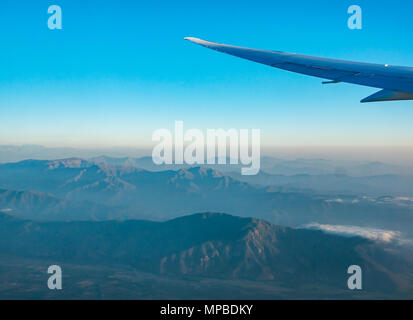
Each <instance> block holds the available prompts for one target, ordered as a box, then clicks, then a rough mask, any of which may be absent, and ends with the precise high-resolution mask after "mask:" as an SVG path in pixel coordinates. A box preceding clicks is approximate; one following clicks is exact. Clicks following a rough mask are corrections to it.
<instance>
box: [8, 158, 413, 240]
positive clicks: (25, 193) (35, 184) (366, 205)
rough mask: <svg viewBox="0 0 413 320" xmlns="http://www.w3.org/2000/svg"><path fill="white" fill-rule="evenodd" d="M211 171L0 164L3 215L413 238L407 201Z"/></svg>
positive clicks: (74, 162)
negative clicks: (251, 225) (238, 224)
mask: <svg viewBox="0 0 413 320" xmlns="http://www.w3.org/2000/svg"><path fill="white" fill-rule="evenodd" d="M240 180H242V179H241V178H239V177H237V178H234V177H231V176H230V175H229V174H226V173H221V172H219V171H216V170H213V169H211V168H205V167H194V168H187V169H180V170H177V171H173V170H168V171H156V172H154V171H148V170H143V169H139V168H136V167H133V166H114V165H109V164H102V163H101V164H96V163H94V162H91V161H87V160H82V159H77V158H70V159H64V160H52V161H47V160H45V161H41V160H28V161H22V162H18V163H8V164H3V165H0V189H2V191H0V211H5V210H6V211H7V212H9V213H10V214H13V215H15V216H16V217H21V218H26V219H31V220H48V221H70V220H72V221H73V220H108V219H116V220H125V219H148V220H155V221H156V220H168V219H171V218H175V217H179V216H184V215H187V214H192V213H193V212H208V211H210V212H225V213H228V214H233V215H238V216H245V217H249V216H252V217H256V218H262V219H265V220H267V221H270V222H272V223H275V224H279V225H285V226H291V227H299V226H302V225H306V224H310V223H321V224H341V225H343V224H344V225H346V224H347V225H348V224H352V225H358V226H362V227H373V228H381V229H390V230H394V231H399V232H402V233H403V234H405V235H406V236H408V237H411V238H413V232H412V230H413V228H412V227H413V214H412V213H413V211H412V210H413V201H411V200H410V198H406V197H393V196H378V197H367V196H360V195H351V194H319V193H316V192H302V191H299V190H291V189H288V188H287V189H285V188H283V187H277V186H260V185H257V184H253V183H247V182H245V181H240Z"/></svg>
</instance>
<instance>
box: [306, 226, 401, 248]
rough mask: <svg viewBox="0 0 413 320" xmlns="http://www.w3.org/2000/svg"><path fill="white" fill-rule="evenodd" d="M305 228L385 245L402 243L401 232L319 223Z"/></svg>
mask: <svg viewBox="0 0 413 320" xmlns="http://www.w3.org/2000/svg"><path fill="white" fill-rule="evenodd" d="M304 227H305V228H308V229H319V230H323V231H325V232H329V233H337V234H341V235H345V236H359V237H363V238H366V239H370V240H373V241H379V242H385V243H390V242H394V241H396V242H401V241H402V237H401V233H400V232H399V231H392V230H383V229H374V228H363V227H358V226H342V225H328V224H319V223H310V224H307V225H305V226H304Z"/></svg>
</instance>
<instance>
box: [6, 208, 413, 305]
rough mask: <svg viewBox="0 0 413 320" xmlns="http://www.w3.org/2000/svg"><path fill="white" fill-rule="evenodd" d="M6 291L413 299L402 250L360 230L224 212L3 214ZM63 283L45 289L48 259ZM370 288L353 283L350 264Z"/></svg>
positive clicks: (16, 294)
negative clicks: (82, 217)
mask: <svg viewBox="0 0 413 320" xmlns="http://www.w3.org/2000/svg"><path fill="white" fill-rule="evenodd" d="M0 257H1V259H0V298H1V299H10V298H12V299H46V298H47V299H49V298H56V299H60V298H65V299H67V298H69V299H193V298H200V299H201V298H204V299H246V298H248V299H295V298H310V299H312V298H314V299H318V298H402V299H403V298H412V297H413V272H412V271H413V267H412V263H411V262H410V261H409V259H408V257H405V256H403V255H402V254H401V253H400V252H399V250H396V249H395V248H390V247H389V246H384V245H380V244H377V243H374V242H371V241H369V240H365V239H363V238H359V237H341V236H337V235H330V234H325V233H323V232H321V231H316V230H303V229H291V228H284V227H278V226H275V225H272V224H270V223H267V222H265V221H262V220H258V219H250V218H238V217H234V216H229V215H225V214H214V213H206V214H196V215H192V216H187V217H183V218H178V219H175V220H171V221H167V222H148V221H138V220H130V221H123V222H120V221H104V222H32V221H25V220H19V219H16V218H13V217H11V216H8V215H5V214H3V215H1V216H0ZM52 264H58V265H59V266H61V267H62V269H63V290H62V291H51V290H48V288H47V278H48V277H49V275H48V274H47V268H48V266H50V265H52ZM354 264H356V265H359V266H360V267H361V268H362V270H363V290H362V291H357V292H354V291H350V290H348V289H347V279H348V277H349V275H347V268H348V266H350V265H354Z"/></svg>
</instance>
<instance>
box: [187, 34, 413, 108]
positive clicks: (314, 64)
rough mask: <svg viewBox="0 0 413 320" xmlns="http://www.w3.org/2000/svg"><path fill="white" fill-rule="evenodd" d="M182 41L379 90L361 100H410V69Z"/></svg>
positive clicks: (412, 87) (412, 77)
mask: <svg viewBox="0 0 413 320" xmlns="http://www.w3.org/2000/svg"><path fill="white" fill-rule="evenodd" d="M185 40H189V41H191V42H194V43H197V44H199V45H201V46H204V47H206V48H209V49H213V50H216V51H219V52H223V53H227V54H230V55H233V56H236V57H239V58H243V59H247V60H251V61H254V62H258V63H262V64H265V65H268V66H271V67H274V68H279V69H283V70H287V71H291V72H296V73H301V74H305V75H308V76H313V77H318V78H322V79H326V80H329V81H325V82H323V84H327V83H339V82H347V83H352V84H357V85H362V86H368V87H374V88H380V89H382V90H380V91H379V92H377V93H375V94H373V95H371V96H369V97H367V98H365V99H363V100H362V101H361V102H377V101H394V100H413V68H409V67H398V66H390V65H387V64H383V65H381V64H372V63H361V62H351V61H343V60H335V59H326V58H319V57H311V56H305V55H300V54H294V53H285V52H279V51H268V50H258V49H249V48H242V47H236V46H231V45H226V44H220V43H215V42H210V41H205V40H201V39H197V38H192V37H187V38H185Z"/></svg>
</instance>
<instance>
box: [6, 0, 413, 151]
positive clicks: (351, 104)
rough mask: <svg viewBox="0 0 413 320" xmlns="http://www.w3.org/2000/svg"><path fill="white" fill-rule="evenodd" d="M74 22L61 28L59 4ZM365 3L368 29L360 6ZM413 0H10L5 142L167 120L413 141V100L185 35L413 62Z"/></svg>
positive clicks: (116, 135)
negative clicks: (352, 14)
mask: <svg viewBox="0 0 413 320" xmlns="http://www.w3.org/2000/svg"><path fill="white" fill-rule="evenodd" d="M52 4H57V5H60V6H61V7H62V10H63V30H59V31H51V30H49V29H48V28H47V19H48V14H47V8H48V6H49V5H52ZM352 4H358V5H360V6H361V7H362V9H363V30H362V31H352V30H349V29H348V28H347V18H348V14H347V8H348V7H349V6H350V5H352ZM412 11H413V4H412V2H411V1H406V0H392V1H387V0H380V1H374V0H369V1H366V0H351V1H342V0H334V1H331V0H329V1H327V0H325V1H322V0H314V1H296V0H290V1H274V0H272V1H239V0H238V1H214V0H209V1H148V2H143V1H126V0H123V1H122V0H117V1H109V0H107V1H98V0H96V1H92V0H83V1H80V0H53V1H43V0H36V1H33V0H26V1H24V0H19V1H15V0H2V1H1V2H0V28H1V30H2V31H1V41H0V70H1V72H0V119H1V126H0V144H42V145H46V146H74V147H79V146H85V147H91V146H99V147H101V146H146V145H151V142H150V140H151V135H152V132H153V130H155V129H158V128H162V127H167V128H172V127H173V124H174V121H175V120H184V122H185V126H186V128H187V129H189V128H192V127H197V128H201V129H204V128H232V127H235V128H259V129H261V130H262V139H263V144H264V145H269V146H270V145H274V146H275V145H281V146H310V147H311V146H336V147H340V146H390V145H398V146H412V145H413V126H412V120H413V102H398V103H380V104H360V103H359V101H360V99H362V98H364V97H366V96H367V95H370V94H372V93H373V92H374V91H375V89H372V88H365V87H359V86H354V85H347V84H337V85H330V86H322V85H321V80H319V79H315V78H309V77H305V76H301V75H297V74H291V73H287V72H284V71H281V70H277V69H273V68H269V67H266V66H263V65H259V64H255V63H251V62H248V61H243V60H241V59H237V58H234V57H230V56H227V55H223V54H220V53H217V52H214V51H211V50H207V49H205V48H202V47H199V46H196V45H194V44H191V43H189V42H186V41H184V40H183V38H184V37H185V36H194V37H199V38H203V39H207V40H211V41H217V42H223V43H228V44H234V45H240V46H246V47H253V48H261V49H273V50H281V51H287V52H288V51H290V52H297V53H303V54H310V55H318V56H325V57H332V58H340V59H348V60H355V61H365V62H378V63H388V64H392V65H407V66H409V65H410V66H413V41H412V36H411V35H412V30H413V21H412V19H411V13H412Z"/></svg>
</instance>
